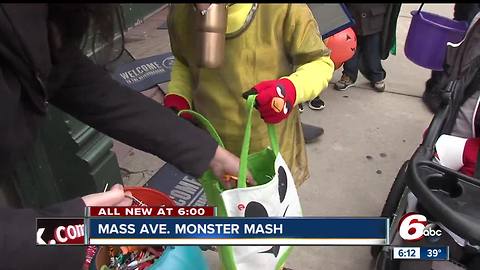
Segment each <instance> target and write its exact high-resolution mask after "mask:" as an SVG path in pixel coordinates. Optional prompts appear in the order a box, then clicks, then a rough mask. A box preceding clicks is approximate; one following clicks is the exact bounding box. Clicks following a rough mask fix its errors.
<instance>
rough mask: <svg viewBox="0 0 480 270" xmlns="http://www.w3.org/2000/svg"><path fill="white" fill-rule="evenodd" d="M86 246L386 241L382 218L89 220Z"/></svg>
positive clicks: (304, 243) (373, 243)
mask: <svg viewBox="0 0 480 270" xmlns="http://www.w3.org/2000/svg"><path fill="white" fill-rule="evenodd" d="M88 224H89V226H88V228H89V235H88V238H89V244H94V245H102V244H119V245H122V244H130V245H144V244H159V245H204V244H206V245H292V246H293V245H388V244H389V237H388V227H389V226H388V219H385V218H317V217H315V218H313V217H305V218H120V217H115V218H90V219H89V220H88Z"/></svg>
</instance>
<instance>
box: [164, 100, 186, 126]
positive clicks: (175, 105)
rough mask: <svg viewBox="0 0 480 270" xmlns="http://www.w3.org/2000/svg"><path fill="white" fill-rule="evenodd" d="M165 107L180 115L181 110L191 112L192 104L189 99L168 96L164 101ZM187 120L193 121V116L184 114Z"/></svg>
mask: <svg viewBox="0 0 480 270" xmlns="http://www.w3.org/2000/svg"><path fill="white" fill-rule="evenodd" d="M163 105H165V107H167V108H170V109H172V110H173V111H174V112H175V113H178V112H179V111H181V110H190V109H191V108H190V104H189V103H188V101H187V99H185V98H184V97H182V96H179V95H176V94H167V95H165V98H164V99H163ZM181 117H183V118H184V119H186V120H189V121H190V120H192V119H193V118H192V115H191V114H189V113H183V114H182V115H181Z"/></svg>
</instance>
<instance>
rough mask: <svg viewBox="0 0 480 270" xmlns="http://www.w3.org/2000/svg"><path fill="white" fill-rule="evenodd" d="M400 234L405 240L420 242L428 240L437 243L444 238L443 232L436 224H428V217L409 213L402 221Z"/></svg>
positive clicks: (399, 229)
mask: <svg viewBox="0 0 480 270" xmlns="http://www.w3.org/2000/svg"><path fill="white" fill-rule="evenodd" d="M398 233H399V234H400V237H401V238H402V239H403V240H406V241H412V242H416V241H420V240H422V239H424V238H426V239H427V240H428V241H430V242H437V241H438V240H439V239H440V237H441V236H442V230H440V229H438V225H437V224H435V223H430V224H429V223H428V220H427V217H425V216H424V215H422V214H418V213H407V214H405V215H404V216H403V217H402V219H401V220H400V225H399V227H398Z"/></svg>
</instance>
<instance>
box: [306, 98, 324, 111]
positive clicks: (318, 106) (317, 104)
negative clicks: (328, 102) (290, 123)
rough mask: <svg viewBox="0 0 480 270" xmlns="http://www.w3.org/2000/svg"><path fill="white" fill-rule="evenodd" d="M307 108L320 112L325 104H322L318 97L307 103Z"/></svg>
mask: <svg viewBox="0 0 480 270" xmlns="http://www.w3.org/2000/svg"><path fill="white" fill-rule="evenodd" d="M308 107H310V109H312V110H322V109H323V108H325V102H323V100H321V99H320V98H319V97H316V98H314V99H312V100H310V102H308Z"/></svg>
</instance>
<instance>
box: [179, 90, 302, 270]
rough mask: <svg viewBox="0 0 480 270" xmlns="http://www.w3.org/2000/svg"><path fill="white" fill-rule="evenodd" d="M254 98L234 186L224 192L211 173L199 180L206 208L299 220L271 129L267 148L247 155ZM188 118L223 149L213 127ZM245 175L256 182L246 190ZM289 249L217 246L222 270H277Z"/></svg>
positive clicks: (222, 213) (249, 102)
mask: <svg viewBox="0 0 480 270" xmlns="http://www.w3.org/2000/svg"><path fill="white" fill-rule="evenodd" d="M254 104H255V96H254V95H251V96H249V97H248V99H247V108H248V110H247V114H248V115H247V124H246V127H245V135H244V139H243V145H242V152H241V155H240V171H239V175H238V182H237V183H238V186H237V187H236V188H233V189H229V190H225V189H224V188H223V186H222V185H221V184H220V182H219V180H218V179H217V178H216V177H215V176H214V175H213V173H212V172H211V171H208V172H206V173H205V174H204V175H203V176H202V177H201V179H200V181H201V182H202V185H203V187H204V189H205V193H206V195H207V199H208V202H209V204H210V205H212V206H216V207H217V216H220V217H299V216H302V210H301V206H300V200H299V198H298V194H297V189H296V187H295V183H294V180H293V176H292V174H291V172H290V170H289V168H288V167H287V164H286V163H285V161H284V160H283V158H282V155H281V154H280V152H279V144H278V139H277V134H276V130H275V126H274V125H268V135H269V138H270V144H271V147H269V148H265V149H263V150H262V151H260V152H257V153H252V154H249V153H248V152H249V147H250V139H251V129H252V111H253V109H254ZM184 112H188V113H190V114H192V115H193V116H194V117H195V118H196V119H197V120H198V121H199V122H201V123H202V125H203V126H204V127H205V128H206V129H207V130H208V131H209V132H210V134H211V135H212V136H213V137H214V138H215V139H216V140H217V142H218V143H219V144H220V145H221V146H223V143H222V141H221V139H220V137H219V135H218V133H217V132H216V131H215V129H214V128H213V126H212V125H211V124H210V123H209V122H208V120H207V119H206V118H205V117H203V116H202V115H200V114H198V113H196V112H194V111H191V110H185V111H182V112H180V113H184ZM247 171H250V173H251V174H252V176H253V178H254V179H255V181H256V182H257V185H256V186H251V187H247V181H246V179H247ZM291 249H292V247H289V246H220V247H219V248H218V251H219V255H220V259H221V262H222V265H223V268H224V269H225V270H252V269H263V270H275V269H281V268H282V267H283V265H284V264H285V261H286V259H287V257H288V255H289V254H290V251H291Z"/></svg>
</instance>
